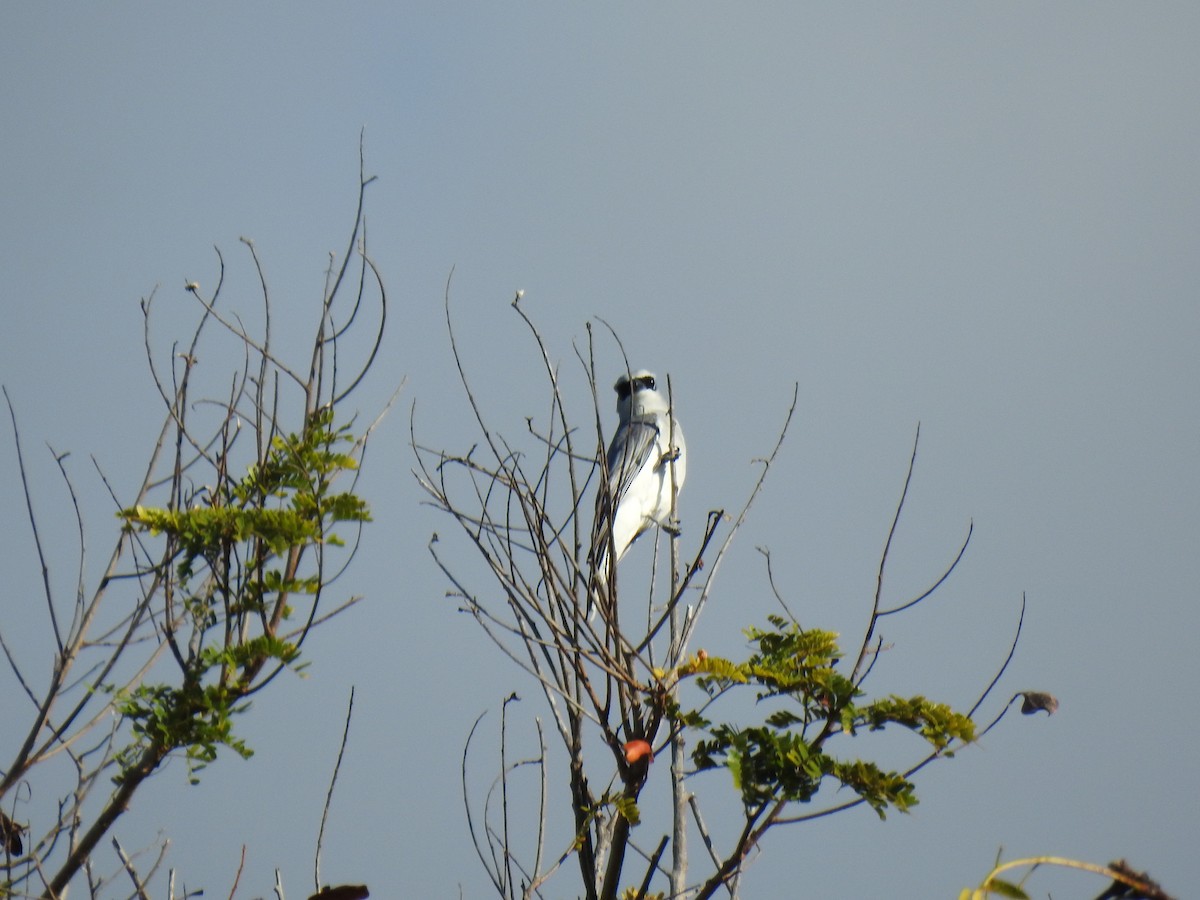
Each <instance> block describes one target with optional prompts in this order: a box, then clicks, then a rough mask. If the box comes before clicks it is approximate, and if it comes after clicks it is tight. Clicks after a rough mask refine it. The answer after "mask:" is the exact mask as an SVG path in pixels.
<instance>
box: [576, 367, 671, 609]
mask: <svg viewBox="0 0 1200 900" xmlns="http://www.w3.org/2000/svg"><path fill="white" fill-rule="evenodd" d="M613 390H614V391H616V393H617V420H618V421H617V430H616V433H615V434H613V437H612V441H611V442H610V443H609V445H608V453H607V455H606V457H605V458H606V463H607V464H606V467H605V472H604V475H605V476H606V478H605V479H604V480H603V481H602V483H601V485H600V489H599V490H598V491H597V494H596V518H595V525H594V527H593V529H592V553H591V559H592V563H593V566H594V572H595V580H596V583H597V585H598V586H599V587H605V586H607V584H608V582H609V575H610V570H611V569H612V568H613V567H615V566H616V564H617V563H618V562H620V561H621V557H623V556H624V555H625V551H627V550H628V549H629V547H630V545H631V544H632V543H633V542H634V541H635V540H637V539H638V537H640V536H641V535H642V534H643V533H644V532H646V531H647V530H649V529H650V528H651V527H652V526H654V525H657V526H659V527H660V528H663V529H664V530H666V531H669V532H671V533H672V534H678V533H679V528H678V526H677V525H676V523H675V521H674V519H673V509H672V508H673V507H674V505H675V502H674V501H675V497H676V496H677V495H678V493H679V489H680V488H682V487H683V480H684V478H685V477H686V476H687V444H686V443H685V442H684V439H683V428H682V427H681V426H680V424H679V420H678V419H677V418H675V415H674V412H673V410H672V409H671V406H670V404H669V403H668V402H667V398H666V397H665V396H664V395H663V394H662V393H661V392H660V391H659V390H658V389H657V386H656V380H655V376H654V373H653V372H649V371H647V370H646V369H638V370H637V371H635V372H629V373H626V374H623V375H621V377H620V378H618V379H617V382H616V384H614V385H613ZM610 552H611V554H612V556H611V560H612V561H611V563H610V556H609V554H610ZM593 593H596V592H593ZM588 601H589V604H588V605H589V607H592V605H593V594H592V593H589V597H588ZM590 614H591V609H590V608H589V615H590Z"/></svg>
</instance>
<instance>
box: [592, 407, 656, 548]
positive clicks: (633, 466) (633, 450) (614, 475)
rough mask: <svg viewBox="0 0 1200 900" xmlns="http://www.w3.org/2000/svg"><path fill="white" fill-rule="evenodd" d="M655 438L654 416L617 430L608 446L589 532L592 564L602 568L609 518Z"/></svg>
mask: <svg viewBox="0 0 1200 900" xmlns="http://www.w3.org/2000/svg"><path fill="white" fill-rule="evenodd" d="M657 438H658V425H657V420H656V419H655V418H654V417H653V416H646V417H644V418H634V419H631V420H630V421H629V422H628V423H627V424H626V425H624V426H622V427H621V428H618V429H617V433H616V434H614V435H613V439H612V442H611V443H610V444H609V445H608V455H607V462H608V481H607V489H606V484H605V483H601V485H600V490H598V491H597V492H596V518H595V520H594V524H593V528H592V560H593V562H595V563H596V564H597V565H601V564H602V560H603V559H604V554H605V552H606V551H607V549H608V544H609V541H610V540H611V538H610V535H611V533H612V517H613V515H615V513H616V509H617V504H619V503H620V502H621V498H622V497H624V496H625V493H626V491H628V490H629V485H630V484H631V483H632V482H633V479H634V478H635V477H636V476H637V473H638V472H640V471H641V469H642V467H643V466H644V465H645V464H646V462H647V460H649V459H650V455H651V454H652V453H653V452H654V442H655V440H656V439H657Z"/></svg>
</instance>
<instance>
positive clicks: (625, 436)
mask: <svg viewBox="0 0 1200 900" xmlns="http://www.w3.org/2000/svg"><path fill="white" fill-rule="evenodd" d="M656 440H658V421H657V420H656V419H655V418H654V417H653V416H647V417H646V418H635V419H630V421H629V424H628V425H626V426H625V427H624V428H620V429H618V430H617V433H616V434H614V435H613V439H612V443H611V444H609V445H608V490H609V496H611V497H612V502H613V506H616V505H617V504H618V503H620V502H621V498H622V497H624V496H625V492H626V491H628V490H629V485H630V483H631V482H632V481H633V479H634V478H635V477H636V476H637V473H638V472H640V471H641V470H642V467H643V466H644V465H645V464H646V462H647V460H649V459H650V455H651V453H653V452H654V443H655V441H656Z"/></svg>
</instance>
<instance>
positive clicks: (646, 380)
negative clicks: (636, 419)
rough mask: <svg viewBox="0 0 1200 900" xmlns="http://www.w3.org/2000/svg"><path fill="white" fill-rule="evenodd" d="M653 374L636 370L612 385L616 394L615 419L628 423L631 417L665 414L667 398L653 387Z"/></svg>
mask: <svg viewBox="0 0 1200 900" xmlns="http://www.w3.org/2000/svg"><path fill="white" fill-rule="evenodd" d="M655 385H656V381H655V377H654V373H653V372H649V371H647V370H646V369H637V370H635V371H633V372H628V373H626V374H623V375H622V376H621V377H620V378H618V379H617V383H616V384H614V385H613V390H614V391H616V392H617V417H618V418H619V419H620V420H621V421H622V422H628V421H629V417H630V416H631V415H638V416H640V415H646V414H648V413H658V412H666V411H667V409H668V406H667V398H666V397H664V396H663V395H662V394H661V393H659V391H658V390H657V388H656V387H655Z"/></svg>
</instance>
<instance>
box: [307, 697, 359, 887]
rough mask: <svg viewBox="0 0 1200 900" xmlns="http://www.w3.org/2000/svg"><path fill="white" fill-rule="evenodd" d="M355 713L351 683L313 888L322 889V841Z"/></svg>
mask: <svg viewBox="0 0 1200 900" xmlns="http://www.w3.org/2000/svg"><path fill="white" fill-rule="evenodd" d="M353 715H354V685H350V702H349V703H348V704H346V724H345V725H344V726H343V728H342V743H341V745H340V746H339V747H338V755H337V762H335V763H334V765H333V777H332V778H330V779H329V790H328V791H327V792H326V794H325V806H324V808H323V809H322V810H321V827H320V828H318V829H317V852H316V853H315V854H314V856H313V890H315V891H319V890H321V842H322V841H323V840H324V839H325V821H326V820H327V819H328V817H329V806H330V804H331V803H333V789H334V786H335V785H336V784H337V779H338V773H339V772H340V771H341V770H342V755H343V754H344V753H345V752H346V740H347V739H348V738H349V737H350V719H351V717H352V716H353Z"/></svg>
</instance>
